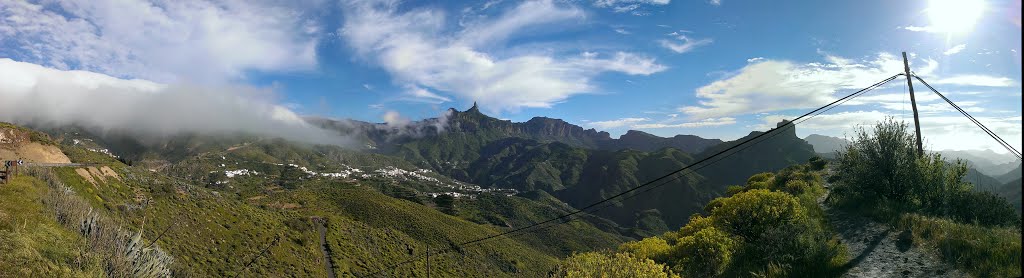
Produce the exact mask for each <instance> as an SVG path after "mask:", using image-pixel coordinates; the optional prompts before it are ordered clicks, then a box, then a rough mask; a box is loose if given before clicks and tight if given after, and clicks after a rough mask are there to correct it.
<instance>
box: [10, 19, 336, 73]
mask: <svg viewBox="0 0 1024 278" xmlns="http://www.w3.org/2000/svg"><path fill="white" fill-rule="evenodd" d="M259 3H264V4H265V2H259ZM286 5H287V4H286ZM300 15H301V14H300V12H299V11H297V10H296V9H292V7H290V6H281V5H278V6H268V5H262V4H257V3H256V2H251V1H224V2H218V3H213V2H209V1H203V0H193V1H163V0H153V1H147V0H129V1H115V0H97V1H70V0H68V1H52V2H47V4H39V5H37V4H32V3H27V2H23V1H17V0H14V1H10V0H0V45H5V48H3V49H0V55H6V56H9V57H19V58H18V59H19V60H23V61H29V62H33V63H38V64H45V65H49V66H52V67H55V68H58V69H82V70H89V71H94V72H102V73H106V74H110V75H114V76H120V77H135V78H146V79H150V80H158V81H175V80H192V81H217V82H219V81H223V80H225V79H237V78H243V77H244V76H245V73H246V71H250V70H257V71H279V70H304V69H311V68H313V67H314V66H315V64H316V51H315V48H316V44H317V38H316V36H315V33H317V32H318V28H319V27H318V26H317V25H315V24H313V23H310V22H307V21H304V20H301V19H299V18H301V16H300Z"/></svg>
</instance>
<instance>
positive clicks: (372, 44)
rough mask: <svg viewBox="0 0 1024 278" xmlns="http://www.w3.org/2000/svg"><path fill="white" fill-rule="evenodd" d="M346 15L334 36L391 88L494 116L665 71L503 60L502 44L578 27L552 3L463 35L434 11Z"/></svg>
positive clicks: (581, 59) (622, 56)
mask: <svg viewBox="0 0 1024 278" xmlns="http://www.w3.org/2000/svg"><path fill="white" fill-rule="evenodd" d="M344 9H345V11H346V14H345V22H344V25H343V27H342V28H341V30H340V31H339V33H340V34H341V35H342V37H343V38H344V39H345V40H346V41H347V42H348V44H349V45H350V46H351V47H352V48H353V49H354V50H355V52H356V53H357V54H358V56H359V57H361V58H363V59H366V60H368V61H369V62H371V63H373V64H376V65H378V66H380V67H381V68H383V69H384V70H385V71H387V72H388V73H390V74H391V76H392V78H393V79H394V81H395V82H398V83H404V84H412V85H415V86H418V87H422V88H424V89H429V90H430V91H431V92H433V93H436V94H438V95H442V94H449V95H453V96H456V97H457V98H460V99H464V100H470V101H477V102H479V103H480V104H481V108H483V109H485V110H490V111H492V112H500V111H505V110H518V109H521V108H523V107H551V106H552V105H553V104H555V103H558V102H561V101H564V100H565V99H567V98H569V97H570V96H572V95H576V94H581V93H586V92H592V91H594V90H595V89H596V88H595V87H594V86H593V85H592V84H591V82H590V81H591V79H592V78H593V77H595V76H597V75H599V74H602V73H606V72H621V73H625V74H630V75H648V74H652V73H656V72H659V71H662V70H664V69H665V66H663V65H660V64H658V63H657V62H655V61H654V59H652V58H648V57H645V56H642V55H639V54H633V53H627V52H616V53H612V54H596V53H583V54H580V55H578V56H572V55H570V56H568V57H556V56H555V55H554V54H552V53H517V54H518V55H511V56H503V55H501V54H502V53H503V52H502V51H500V50H501V48H502V46H503V43H505V42H507V40H508V39H509V38H511V37H513V36H514V35H516V34H519V33H521V32H523V31H524V30H526V29H529V28H533V29H531V30H535V29H539V27H540V26H542V25H548V24H552V23H566V22H568V21H571V20H580V19H582V16H583V13H582V12H581V11H580V10H579V9H578V8H575V7H572V6H566V5H562V4H556V3H553V2H552V1H528V2H524V3H522V4H519V6H517V7H516V8H513V9H511V10H509V11H507V12H505V13H503V14H500V15H498V16H496V17H494V18H488V19H481V20H480V21H475V22H466V23H465V24H464V25H465V26H467V27H465V28H464V29H461V30H447V27H450V26H449V25H447V24H445V14H444V12H442V11H439V10H434V9H425V8H417V9H411V10H400V9H399V8H398V4H396V3H390V2H389V3H367V2H356V3H347V4H345V7H344ZM538 15H541V16H538ZM482 38H486V39H482ZM485 44H486V46H484V45H485ZM483 49H487V50H495V49H497V50H495V51H491V53H488V52H485V51H484V50H483Z"/></svg>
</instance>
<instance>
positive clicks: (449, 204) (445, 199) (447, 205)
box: [434, 194, 457, 215]
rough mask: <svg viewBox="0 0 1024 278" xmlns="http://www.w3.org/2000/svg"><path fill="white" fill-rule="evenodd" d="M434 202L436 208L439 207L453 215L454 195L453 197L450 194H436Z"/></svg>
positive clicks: (454, 211)
mask: <svg viewBox="0 0 1024 278" xmlns="http://www.w3.org/2000/svg"><path fill="white" fill-rule="evenodd" d="M434 204H435V205H437V208H438V209H440V210H441V212H444V213H447V214H449V215H455V213H456V212H457V211H456V210H455V197H453V196H452V195H448V194H441V195H437V197H434Z"/></svg>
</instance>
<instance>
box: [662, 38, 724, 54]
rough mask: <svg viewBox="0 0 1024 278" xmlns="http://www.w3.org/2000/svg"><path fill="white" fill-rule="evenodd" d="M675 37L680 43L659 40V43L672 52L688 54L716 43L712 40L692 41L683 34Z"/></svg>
mask: <svg viewBox="0 0 1024 278" xmlns="http://www.w3.org/2000/svg"><path fill="white" fill-rule="evenodd" d="M675 37H676V40H677V41H679V42H677V41H672V40H658V43H660V44H661V46H662V47H665V48H668V49H669V50H672V52H675V53H686V52H690V51H693V50H694V49H696V48H697V47H701V46H703V45H707V44H710V43H711V42H713V41H714V40H712V39H692V38H690V37H687V36H686V35H682V34H677V35H675Z"/></svg>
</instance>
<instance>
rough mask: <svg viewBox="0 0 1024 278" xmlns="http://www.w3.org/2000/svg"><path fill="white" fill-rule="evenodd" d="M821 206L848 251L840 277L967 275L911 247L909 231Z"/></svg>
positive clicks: (932, 253)
mask: <svg viewBox="0 0 1024 278" xmlns="http://www.w3.org/2000/svg"><path fill="white" fill-rule="evenodd" d="M822 201H824V198H822ZM822 207H824V208H825V211H826V212H827V213H828V215H829V222H831V224H832V227H833V228H835V231H836V232H837V233H839V236H840V238H841V240H842V242H843V243H845V244H846V247H847V250H848V252H849V254H848V256H849V258H850V262H848V263H847V265H846V267H847V270H846V272H845V273H844V274H843V275H842V277H968V275H967V274H965V273H964V272H962V271H960V270H957V269H955V268H953V267H952V266H950V265H947V264H945V263H943V262H942V260H941V259H940V258H939V257H938V255H937V254H935V253H934V252H933V251H930V250H925V249H922V248H916V247H913V246H912V244H911V239H910V235H909V232H902V231H899V230H897V229H895V228H892V227H890V226H889V225H887V224H884V223H878V222H875V221H873V220H871V219H868V218H867V217H864V216H860V215H854V214H850V213H846V212H842V211H839V210H834V209H831V208H829V207H828V206H827V205H825V204H824V203H822Z"/></svg>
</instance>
